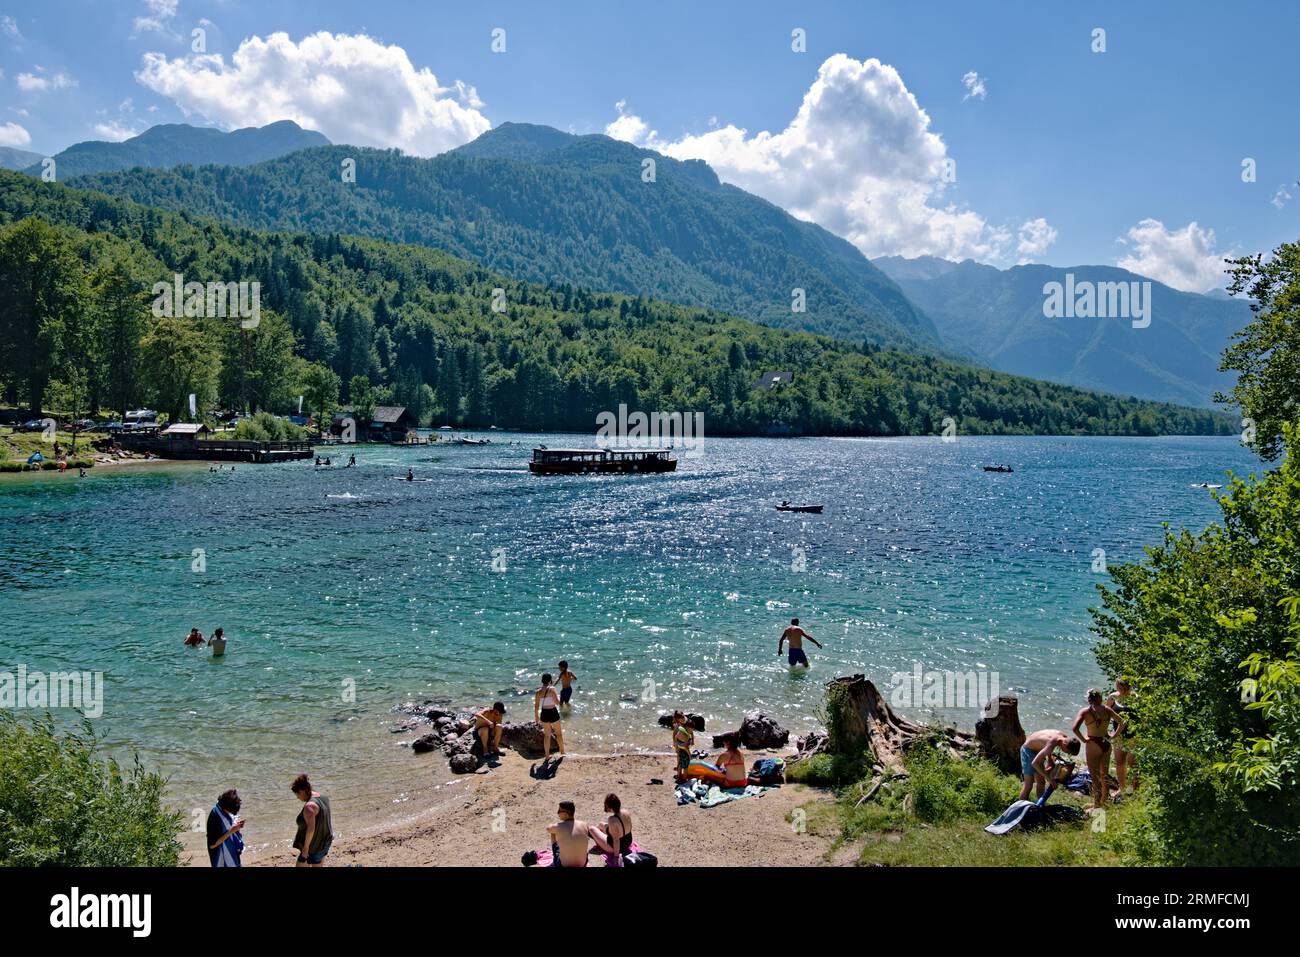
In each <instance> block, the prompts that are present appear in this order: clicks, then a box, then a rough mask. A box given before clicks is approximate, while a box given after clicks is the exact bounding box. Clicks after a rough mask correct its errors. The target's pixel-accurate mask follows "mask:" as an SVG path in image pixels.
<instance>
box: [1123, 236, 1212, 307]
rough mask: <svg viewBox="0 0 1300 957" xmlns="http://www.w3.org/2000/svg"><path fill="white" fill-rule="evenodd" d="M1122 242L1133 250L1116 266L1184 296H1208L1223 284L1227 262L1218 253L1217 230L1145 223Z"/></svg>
mask: <svg viewBox="0 0 1300 957" xmlns="http://www.w3.org/2000/svg"><path fill="white" fill-rule="evenodd" d="M1120 242H1122V243H1126V244H1128V245H1129V246H1130V247H1131V248H1130V252H1129V255H1127V256H1125V257H1124V258H1123V259H1120V260H1119V261H1118V262H1117V263H1116V265H1117V266H1119V267H1120V268H1121V269H1128V270H1130V271H1132V272H1135V273H1138V274H1139V275H1142V276H1149V277H1150V278H1152V279H1156V280H1159V281H1160V282H1162V283H1164V284H1165V285H1166V286H1172V287H1173V288H1175V289H1181V290H1183V291H1184V292H1205V291H1207V290H1209V289H1212V288H1214V287H1215V286H1217V285H1219V284H1220V283H1221V282H1222V281H1223V278H1224V276H1223V270H1224V258H1223V256H1222V255H1221V254H1219V253H1217V252H1215V250H1214V245H1215V240H1214V230H1213V229H1201V227H1200V226H1198V225H1197V224H1196V222H1195V220H1193V221H1192V222H1190V223H1188V224H1187V225H1186V226H1184V227H1183V228H1182V229H1174V230H1169V229H1166V228H1165V224H1164V223H1162V222H1160V220H1158V219H1144V220H1142V221H1141V222H1140V223H1138V224H1137V225H1136V226H1134V227H1133V228H1131V229H1130V230H1129V231H1128V233H1127V234H1126V236H1125V237H1124V238H1122V239H1120Z"/></svg>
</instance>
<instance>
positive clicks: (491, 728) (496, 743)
mask: <svg viewBox="0 0 1300 957" xmlns="http://www.w3.org/2000/svg"><path fill="white" fill-rule="evenodd" d="M505 716H506V706H505V705H504V704H502V703H501V702H500V701H495V702H493V703H492V707H490V708H484V709H483V710H482V711H477V712H475V714H474V733H475V734H476V735H478V739H479V741H480V742H482V744H483V756H484V757H485V758H487V757H497V756H499V755H500V754H501V732H502V731H504V730H505V727H504V726H503V725H502V723H501V722H502V721H503V720H505ZM489 735H490V736H491V739H492V747H491V748H489V747H488V737H489Z"/></svg>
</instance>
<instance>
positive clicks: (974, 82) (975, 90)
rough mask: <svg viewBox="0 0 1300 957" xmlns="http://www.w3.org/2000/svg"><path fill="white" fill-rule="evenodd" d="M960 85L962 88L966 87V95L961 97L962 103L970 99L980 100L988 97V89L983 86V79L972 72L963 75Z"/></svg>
mask: <svg viewBox="0 0 1300 957" xmlns="http://www.w3.org/2000/svg"><path fill="white" fill-rule="evenodd" d="M961 83H962V86H964V87H966V95H965V96H963V97H962V101H963V102H965V101H966V100H969V99H970V98H971V97H975V98H976V99H980V100H982V99H984V98H985V97H987V96H988V95H989V91H988V87H987V86H985V85H984V77H982V76H980V75H979V74H978V73H976V72H975V71H974V70H971V71H970V72H969V73H966V74H963V76H962V78H961Z"/></svg>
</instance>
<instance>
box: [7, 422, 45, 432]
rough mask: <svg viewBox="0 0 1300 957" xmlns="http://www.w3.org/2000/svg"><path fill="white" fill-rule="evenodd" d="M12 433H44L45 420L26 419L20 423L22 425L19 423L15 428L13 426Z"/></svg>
mask: <svg viewBox="0 0 1300 957" xmlns="http://www.w3.org/2000/svg"><path fill="white" fill-rule="evenodd" d="M14 431H15V432H44V431H45V420H44V419H28V420H27V421H26V422H22V423H20V424H18V425H15V426H14Z"/></svg>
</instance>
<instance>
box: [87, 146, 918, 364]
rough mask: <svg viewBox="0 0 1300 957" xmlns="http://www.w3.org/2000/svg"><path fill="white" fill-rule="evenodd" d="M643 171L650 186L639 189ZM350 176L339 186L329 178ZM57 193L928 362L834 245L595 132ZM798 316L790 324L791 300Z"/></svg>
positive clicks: (313, 152) (898, 318)
mask: <svg viewBox="0 0 1300 957" xmlns="http://www.w3.org/2000/svg"><path fill="white" fill-rule="evenodd" d="M647 158H649V159H653V160H654V181H653V182H645V181H643V178H642V174H643V169H644V168H645V166H644V165H643V164H644V161H645V160H646V159H647ZM349 159H350V160H352V161H353V162H354V163H355V167H354V168H355V171H356V180H355V182H354V183H345V182H343V177H342V175H341V172H340V171H341V164H342V163H343V162H344V161H345V160H349ZM73 185H78V186H84V187H86V188H89V189H96V190H100V191H103V192H107V193H110V194H112V195H117V196H122V197H123V198H127V199H131V200H133V201H135V202H139V203H142V204H144V205H151V206H159V207H162V208H167V209H177V210H179V209H190V210H192V211H194V212H196V213H199V214H202V215H210V216H214V217H216V218H219V219H224V220H227V221H232V222H236V223H239V224H240V225H243V226H248V227H251V228H258V229H271V230H300V231H305V232H314V233H330V232H338V233H347V234H358V235H369V236H375V237H377V238H384V239H393V240H397V241H402V242H414V243H420V244H422V245H429V246H433V247H434V248H439V249H444V250H446V251H447V252H450V253H452V254H453V255H455V256H458V257H461V258H465V259H470V260H473V261H475V262H479V263H480V264H482V265H483V266H485V267H486V268H489V269H493V270H496V271H498V272H503V273H506V274H507V275H510V276H512V277H514V278H517V279H520V280H524V281H528V282H541V283H553V284H568V285H573V286H577V287H580V288H587V289H598V290H608V291H612V292H621V293H628V294H634V295H635V294H644V295H646V296H649V297H654V298H662V299H667V300H670V301H673V302H679V303H683V304H686V305H692V306H700V307H703V308H710V309H718V310H721V311H724V312H728V313H730V314H732V315H738V316H742V317H744V318H748V319H752V320H754V321H757V322H760V323H762V324H764V325H769V326H774V327H778V328H789V329H803V330H806V331H812V332H820V333H824V334H828V335H833V336H835V337H837V338H841V339H845V340H848V341H857V342H861V341H871V342H872V343H873V344H874V345H878V346H882V347H889V348H895V347H896V348H908V349H911V350H912V351H921V352H939V351H941V349H942V346H941V344H940V342H939V337H938V334H937V332H936V331H935V328H934V326H933V324H932V323H931V322H930V320H929V319H928V318H927V317H926V316H925V315H924V313H922V312H921V311H920V310H918V309H916V308H915V306H913V304H912V303H911V302H909V301H908V299H907V297H906V296H905V295H904V294H903V292H902V290H901V289H900V288H899V287H898V285H897V284H896V283H895V282H894V281H893V280H892V279H890V278H889V277H888V276H887V275H885V274H884V273H883V272H881V271H880V270H878V269H876V267H874V266H872V265H871V263H870V262H869V261H868V260H867V259H866V257H864V256H862V254H861V253H860V252H859V251H858V250H857V249H856V248H855V247H854V246H852V245H851V244H850V243H848V242H847V241H845V240H843V239H840V238H839V237H836V236H833V235H832V234H831V233H829V232H827V231H826V230H824V229H822V228H821V227H819V226H816V225H815V224H812V223H807V222H803V221H802V220H797V219H795V218H794V217H792V216H790V215H789V214H788V213H786V212H785V211H784V210H782V209H780V208H779V207H777V206H775V205H773V204H771V203H769V202H767V201H766V200H764V199H761V198H760V197H757V196H753V195H751V194H749V193H746V192H745V191H743V190H741V189H739V188H737V187H734V186H730V185H727V184H723V183H721V182H719V181H718V178H717V176H716V174H714V172H713V170H712V169H711V168H709V167H708V165H707V164H705V163H703V162H702V161H698V160H692V161H679V160H675V159H672V158H671V157H667V156H662V155H660V154H657V153H654V152H653V151H650V150H645V149H642V148H640V147H636V146H633V145H631V144H628V143H624V142H622V141H619V140H614V139H611V138H609V137H607V136H603V135H600V134H591V135H588V136H574V135H572V134H568V133H562V132H561V131H559V130H554V129H552V128H550V127H542V126H533V125H529V124H502V125H501V126H498V127H496V128H494V129H493V130H489V131H488V132H487V133H484V134H483V136H481V137H479V138H478V139H477V140H475V141H473V142H472V143H469V144H466V145H464V146H461V147H459V148H457V149H454V150H451V151H449V152H447V153H443V154H440V155H439V156H436V157H432V158H428V159H422V158H418V157H411V156H406V155H404V154H401V153H399V152H398V151H395V150H375V149H371V148H362V147H354V146H342V145H336V146H329V147H316V148H311V149H307V150H302V151H298V152H296V153H293V154H290V155H287V156H282V157H278V158H276V159H272V160H268V161H265V162H263V163H259V164H254V165H252V166H246V167H240V168H230V167H221V166H202V167H196V168H190V167H179V168H176V169H172V170H157V169H150V170H131V171H117V172H109V173H100V174H96V175H91V176H86V177H81V178H78V179H77V181H76V182H75V183H74V184H73ZM799 289H802V290H803V291H804V297H805V299H804V301H805V302H806V311H803V312H797V311H795V308H794V307H795V306H796V305H797V302H796V297H797V295H798V293H797V292H796V290H799Z"/></svg>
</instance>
